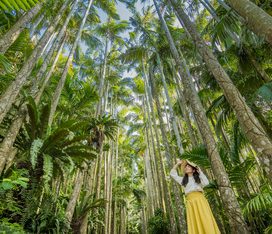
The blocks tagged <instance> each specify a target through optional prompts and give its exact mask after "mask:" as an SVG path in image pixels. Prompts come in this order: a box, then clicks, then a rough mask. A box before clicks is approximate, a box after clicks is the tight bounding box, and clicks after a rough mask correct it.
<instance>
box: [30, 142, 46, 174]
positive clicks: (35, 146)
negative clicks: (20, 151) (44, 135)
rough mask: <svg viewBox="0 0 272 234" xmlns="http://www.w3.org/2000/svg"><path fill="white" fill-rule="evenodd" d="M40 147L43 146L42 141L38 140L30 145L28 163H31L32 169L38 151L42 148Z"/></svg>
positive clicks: (35, 162) (34, 165)
mask: <svg viewBox="0 0 272 234" xmlns="http://www.w3.org/2000/svg"><path fill="white" fill-rule="evenodd" d="M42 146H43V140H41V139H39V138H38V139H35V140H34V141H33V142H32V144H31V148H30V162H31V165H32V168H33V169H34V168H35V167H36V164H37V158H38V154H39V152H40V149H41V148H42Z"/></svg>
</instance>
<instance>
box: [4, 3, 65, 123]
mask: <svg viewBox="0 0 272 234" xmlns="http://www.w3.org/2000/svg"><path fill="white" fill-rule="evenodd" d="M69 2H70V0H66V1H65V2H64V4H63V5H62V7H61V9H60V10H59V12H58V15H57V16H56V17H55V18H54V19H53V22H52V24H51V25H50V26H49V27H48V28H47V30H46V32H45V33H44V35H43V37H42V38H41V40H40V41H39V43H38V45H37V46H36V47H35V49H34V50H33V52H32V54H31V55H30V56H29V58H28V59H27V60H26V61H25V63H24V65H23V67H22V68H21V70H20V71H19V73H18V74H17V76H16V78H15V80H14V81H13V82H12V83H11V84H10V85H9V87H8V88H7V90H6V91H5V92H4V93H3V94H2V95H1V97H0V123H2V121H3V119H4V117H5V116H6V114H7V113H8V111H9V110H10V108H11V106H12V104H13V103H14V102H15V101H16V98H17V96H18V94H19V92H20V90H21V88H22V87H23V85H24V84H25V83H26V81H27V79H28V77H29V75H30V73H31V71H32V69H33V67H34V66H35V64H36V62H37V60H38V58H39V57H40V54H41V52H42V51H43V48H44V47H45V46H46V44H47V42H48V40H49V38H50V36H51V34H52V33H53V32H54V30H55V28H56V26H57V25H58V23H59V21H60V20H61V17H62V15H63V13H64V11H65V10H66V9H67V7H68V5H69Z"/></svg>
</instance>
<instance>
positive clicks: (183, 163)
mask: <svg viewBox="0 0 272 234" xmlns="http://www.w3.org/2000/svg"><path fill="white" fill-rule="evenodd" d="M187 164H189V165H190V166H192V167H196V168H198V166H197V164H195V163H193V162H191V161H189V160H188V159H183V160H182V163H181V165H180V168H181V171H182V173H184V172H185V167H186V165H187Z"/></svg>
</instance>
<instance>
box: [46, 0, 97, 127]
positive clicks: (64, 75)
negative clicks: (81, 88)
mask: <svg viewBox="0 0 272 234" xmlns="http://www.w3.org/2000/svg"><path fill="white" fill-rule="evenodd" d="M92 4H93V0H90V1H89V3H88V6H87V9H86V11H85V14H84V17H83V19H82V21H81V24H80V27H79V30H78V32H77V35H76V39H75V41H74V44H73V47H72V49H71V51H70V53H69V56H68V59H67V61H66V64H65V67H64V71H63V73H62V75H61V78H60V81H59V83H58V85H57V88H56V90H55V92H54V95H53V98H52V100H53V101H52V104H51V109H50V116H49V121H48V125H49V126H51V125H52V122H53V118H54V114H55V112H56V109H57V105H58V103H59V99H60V95H61V92H62V89H63V87H64V84H65V81H66V78H67V73H68V69H69V67H70V65H71V64H72V61H73V57H74V53H75V50H76V48H77V45H78V43H79V40H80V38H81V33H82V30H83V28H84V25H85V22H86V20H87V17H88V14H89V11H90V9H91V6H92Z"/></svg>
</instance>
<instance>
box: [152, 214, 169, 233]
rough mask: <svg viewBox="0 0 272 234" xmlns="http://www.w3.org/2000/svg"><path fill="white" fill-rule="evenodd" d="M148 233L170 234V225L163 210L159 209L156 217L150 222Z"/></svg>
mask: <svg viewBox="0 0 272 234" xmlns="http://www.w3.org/2000/svg"><path fill="white" fill-rule="evenodd" d="M148 231H149V233H150V234H168V233H169V223H168V220H167V218H166V217H165V214H164V213H163V211H162V210H161V209H157V210H156V211H155V213H154V216H153V217H151V218H150V219H149V220H148Z"/></svg>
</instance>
